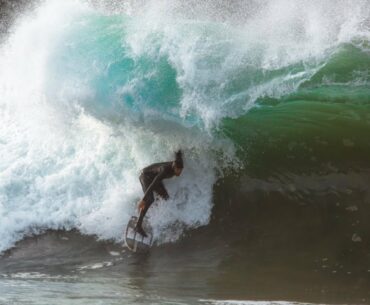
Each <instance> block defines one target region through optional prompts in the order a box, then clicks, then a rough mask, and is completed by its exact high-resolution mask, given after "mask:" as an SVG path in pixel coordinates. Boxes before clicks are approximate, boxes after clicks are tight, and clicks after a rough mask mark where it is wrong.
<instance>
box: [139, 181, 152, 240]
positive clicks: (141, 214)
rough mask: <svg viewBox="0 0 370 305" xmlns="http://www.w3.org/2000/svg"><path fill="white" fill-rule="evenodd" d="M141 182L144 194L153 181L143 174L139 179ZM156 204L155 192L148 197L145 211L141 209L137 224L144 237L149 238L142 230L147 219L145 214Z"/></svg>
mask: <svg viewBox="0 0 370 305" xmlns="http://www.w3.org/2000/svg"><path fill="white" fill-rule="evenodd" d="M139 180H140V183H141V186H142V188H143V192H144V193H145V192H146V190H147V188H148V187H149V185H150V183H151V180H150V179H149V178H148V177H146V176H145V175H143V174H141V175H140V177H139ZM153 202H154V194H153V192H151V193H149V194H148V195H147V197H146V200H145V207H144V208H143V209H141V211H140V215H139V219H138V221H137V223H136V230H137V231H138V232H139V233H140V234H141V235H143V236H145V237H146V236H147V235H146V233H145V231H144V230H143V228H142V224H143V220H144V217H145V214H146V212H147V211H148V209H149V208H150V206H151V205H152V203H153Z"/></svg>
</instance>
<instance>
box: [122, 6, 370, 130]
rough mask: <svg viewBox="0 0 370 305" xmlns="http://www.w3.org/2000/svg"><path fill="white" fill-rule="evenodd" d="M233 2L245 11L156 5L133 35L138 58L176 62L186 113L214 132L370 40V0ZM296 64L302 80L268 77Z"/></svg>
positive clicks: (141, 14) (140, 12)
mask: <svg viewBox="0 0 370 305" xmlns="http://www.w3.org/2000/svg"><path fill="white" fill-rule="evenodd" d="M129 2H130V3H132V4H136V3H138V2H137V1H129ZM233 5H234V6H235V7H237V8H238V9H235V10H232V9H230V10H227V9H226V8H225V5H222V3H220V1H195V2H192V1H191V2H190V4H184V2H183V1H170V2H169V1H166V0H164V1H149V2H148V3H147V4H146V6H145V5H144V8H143V7H140V9H137V11H136V13H137V15H136V17H137V18H136V22H133V24H132V28H131V30H130V31H129V35H128V37H127V41H128V43H129V44H130V46H131V50H132V52H133V57H135V56H140V55H142V54H148V55H149V56H151V57H153V58H155V57H156V56H159V55H160V54H166V55H167V56H168V57H169V60H170V62H171V65H172V66H173V67H174V68H175V69H176V71H177V82H178V84H179V85H180V87H181V89H182V90H183V96H182V100H181V106H182V112H181V113H182V116H183V117H186V116H188V115H192V114H196V115H198V116H199V117H201V118H202V120H203V123H204V125H205V126H206V127H208V128H211V127H213V126H214V125H217V123H218V122H219V121H220V119H222V118H223V117H225V116H232V115H234V114H235V113H240V111H243V109H244V110H246V109H249V108H250V106H251V105H253V103H254V102H255V100H256V99H257V98H258V97H261V96H265V95H269V96H272V97H279V96H280V95H281V94H282V93H290V92H292V91H294V90H295V89H296V88H297V87H298V85H299V84H300V83H301V82H302V81H304V80H307V79H309V78H310V77H311V76H312V73H314V72H315V71H317V68H318V67H319V66H320V65H322V64H323V63H324V62H325V61H326V60H327V59H328V58H329V57H330V55H331V54H332V52H333V51H334V50H335V49H336V48H337V47H338V45H340V44H342V43H347V42H351V43H352V42H354V41H355V40H356V39H360V40H361V39H368V38H369V29H368V23H369V14H368V12H369V11H370V3H369V2H368V1H366V0H364V1H361V0H360V1H356V2H355V3H354V2H353V1H347V0H342V1H339V2H338V1H334V0H333V1H331V0H328V1H296V2H292V1H289V0H277V1H275V0H274V1H273V0H271V1H268V0H266V1H261V2H258V3H257V2H256V1H235V2H232V3H231V6H233ZM243 10H244V12H245V13H240V11H241V12H243ZM131 11H132V10H131ZM224 12H225V14H224V16H226V17H222V15H223V13H224ZM220 20H222V21H223V22H222V23H220V22H219V21H220ZM366 24H367V26H366ZM158 49H160V51H159V53H158ZM295 65H296V66H297V65H298V66H297V67H296V68H295V69H294V70H296V71H297V73H296V76H300V77H294V80H293V78H290V79H288V78H286V77H282V76H281V75H278V76H277V77H274V76H269V73H270V72H274V71H275V72H278V71H279V70H281V69H291V68H293V67H294V66H295ZM261 73H262V75H261ZM281 73H283V74H284V72H281ZM253 75H257V77H256V76H253ZM258 75H259V76H258ZM253 87H256V88H253ZM280 87H282V89H281V88H280ZM262 88H265V90H261V89H262ZM287 88H290V90H286V89H287ZM243 92H244V93H245V94H243ZM249 92H251V95H249V94H248V93H249ZM257 92H258V95H256V93H257Z"/></svg>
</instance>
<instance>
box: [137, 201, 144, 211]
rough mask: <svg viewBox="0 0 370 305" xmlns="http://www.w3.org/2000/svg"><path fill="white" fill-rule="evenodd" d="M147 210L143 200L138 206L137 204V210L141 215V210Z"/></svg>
mask: <svg viewBox="0 0 370 305" xmlns="http://www.w3.org/2000/svg"><path fill="white" fill-rule="evenodd" d="M144 208H145V201H144V200H141V201H140V202H139V203H138V204H137V209H138V210H139V213H140V212H141V210H143V209H144Z"/></svg>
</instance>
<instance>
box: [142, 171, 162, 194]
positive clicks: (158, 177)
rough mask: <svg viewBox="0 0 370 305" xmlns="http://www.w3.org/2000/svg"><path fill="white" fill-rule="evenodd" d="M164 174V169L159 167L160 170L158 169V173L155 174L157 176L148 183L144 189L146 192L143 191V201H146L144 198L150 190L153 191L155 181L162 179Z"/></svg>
mask: <svg viewBox="0 0 370 305" xmlns="http://www.w3.org/2000/svg"><path fill="white" fill-rule="evenodd" d="M164 174H165V171H164V169H163V168H161V170H160V172H159V173H158V175H157V176H155V178H154V179H153V181H152V183H151V184H150V185H149V187H148V188H147V190H146V192H145V194H144V197H143V200H144V201H146V198H147V196H148V194H150V193H151V192H153V189H154V187H155V185H156V183H157V182H158V181H161V180H162V178H163V176H164Z"/></svg>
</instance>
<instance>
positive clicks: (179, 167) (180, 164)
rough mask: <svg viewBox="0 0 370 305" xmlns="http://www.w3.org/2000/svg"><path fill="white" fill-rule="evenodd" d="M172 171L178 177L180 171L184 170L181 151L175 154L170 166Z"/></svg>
mask: <svg viewBox="0 0 370 305" xmlns="http://www.w3.org/2000/svg"><path fill="white" fill-rule="evenodd" d="M172 167H173V170H174V172H175V175H176V176H180V175H181V172H182V169H183V168H184V162H183V160H182V151H181V150H179V151H177V152H176V159H175V161H173V164H172Z"/></svg>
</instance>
